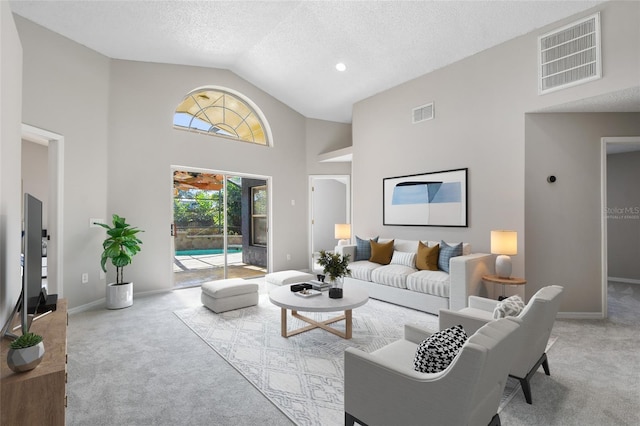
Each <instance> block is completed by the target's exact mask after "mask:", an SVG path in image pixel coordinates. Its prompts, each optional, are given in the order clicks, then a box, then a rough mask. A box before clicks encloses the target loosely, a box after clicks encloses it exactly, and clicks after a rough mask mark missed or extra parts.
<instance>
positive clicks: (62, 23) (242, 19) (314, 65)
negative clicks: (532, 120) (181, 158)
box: [10, 0, 602, 122]
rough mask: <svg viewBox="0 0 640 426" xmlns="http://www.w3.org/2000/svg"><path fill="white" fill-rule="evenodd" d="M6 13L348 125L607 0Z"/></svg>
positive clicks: (82, 7) (65, 6) (66, 4)
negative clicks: (391, 94) (365, 103)
mask: <svg viewBox="0 0 640 426" xmlns="http://www.w3.org/2000/svg"><path fill="white" fill-rule="evenodd" d="M10 3H11V8H12V10H13V11H14V13H16V14H18V15H20V16H22V17H24V18H26V19H29V20H31V21H33V22H35V23H37V24H40V25H42V26H44V27H46V28H48V29H50V30H52V31H54V32H56V33H59V34H62V35H64V36H66V37H68V38H70V39H72V40H74V41H76V42H78V43H80V44H83V45H85V46H87V47H89V48H91V49H93V50H96V51H98V52H100V53H102V54H104V55H106V56H108V57H111V58H116V59H126V60H135V61H144V62H159V63H171V64H184V65H195V66H203V67H214V68H226V69H230V70H231V71H233V72H234V73H236V74H237V75H239V76H241V77H243V78H244V79H246V80H247V81H249V82H251V83H253V84H254V85H256V86H258V87H260V88H261V89H263V90H265V91H266V92H268V93H269V94H271V95H272V96H274V97H275V98H277V99H279V100H280V101H282V102H284V103H285V104H287V105H289V106H290V107H292V108H293V109H295V110H296V111H298V112H300V113H301V114H303V115H304V116H306V117H310V118H318V119H323V120H331V121H338V122H350V121H351V109H352V105H353V104H354V103H355V102H358V101H360V100H362V99H365V98H367V97H370V96H372V95H374V94H376V93H379V92H381V91H384V90H386V89H389V88H391V87H394V86H396V85H398V84H401V83H404V82H406V81H408V80H411V79H413V78H415V77H418V76H421V75H424V74H426V73H428V72H431V71H433V70H435V69H438V68H442V67H444V66H446V65H448V64H451V63H453V62H455V61H458V60H460V59H463V58H465V57H468V56H470V55H473V54H475V53H477V52H480V51H482V50H484V49H487V48H490V47H492V46H495V45H497V44H500V43H502V42H504V41H507V40H509V39H512V38H514V37H517V36H519V35H522V34H526V33H528V32H531V31H533V30H535V29H536V28H540V27H542V26H544V25H547V24H549V23H552V22H555V21H557V20H559V19H562V18H565V17H567V16H570V15H572V14H575V13H578V12H581V11H583V10H585V9H588V8H590V7H593V6H595V5H597V4H599V3H602V2H601V1H489V2H484V1H466V2H458V1H389V2H387V1H262V2H245V1H233V2H230V1H95V0H91V1H88V0H85V1H55V0H53V1H51V0H50V1H18V0H16V1H11V2H10ZM337 62H344V63H345V64H346V65H347V70H346V71H345V72H343V73H340V72H338V71H336V69H335V64H336V63H337ZM211 83H212V84H215V82H211Z"/></svg>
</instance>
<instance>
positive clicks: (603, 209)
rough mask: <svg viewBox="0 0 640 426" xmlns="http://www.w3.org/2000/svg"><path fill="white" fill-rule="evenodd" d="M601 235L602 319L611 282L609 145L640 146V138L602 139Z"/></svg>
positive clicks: (606, 315) (604, 315) (605, 311)
mask: <svg viewBox="0 0 640 426" xmlns="http://www.w3.org/2000/svg"><path fill="white" fill-rule="evenodd" d="M600 143H601V147H600V160H601V167H600V171H601V174H600V233H601V241H602V247H601V250H600V253H601V264H602V265H601V270H602V283H601V284H602V318H607V317H608V306H607V304H608V296H607V287H608V282H609V270H608V253H607V252H608V250H607V244H608V236H607V145H609V144H638V145H640V136H628V137H603V138H601V139H600Z"/></svg>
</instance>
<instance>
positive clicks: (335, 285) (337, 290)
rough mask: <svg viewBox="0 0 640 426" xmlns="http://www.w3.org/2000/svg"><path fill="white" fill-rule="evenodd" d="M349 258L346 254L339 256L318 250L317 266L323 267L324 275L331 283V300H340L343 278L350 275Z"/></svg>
mask: <svg viewBox="0 0 640 426" xmlns="http://www.w3.org/2000/svg"><path fill="white" fill-rule="evenodd" d="M349 257H350V255H348V254H345V255H344V256H341V255H340V254H338V253H330V252H327V251H325V250H320V257H319V258H318V264H319V265H320V266H322V267H324V274H325V275H326V276H328V277H329V282H330V283H331V287H330V288H329V297H330V298H332V299H340V298H342V281H343V279H344V277H345V276H347V275H351V270H350V269H349Z"/></svg>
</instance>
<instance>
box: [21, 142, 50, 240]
mask: <svg viewBox="0 0 640 426" xmlns="http://www.w3.org/2000/svg"><path fill="white" fill-rule="evenodd" d="M48 163H49V150H48V148H47V147H46V146H44V145H40V144H37V143H35V142H30V141H27V140H24V139H23V140H22V192H23V193H25V192H26V193H29V194H31V195H33V196H34V197H36V198H37V199H39V200H40V201H42V229H47V228H48V222H47V211H48V203H49V176H48V174H49V167H48Z"/></svg>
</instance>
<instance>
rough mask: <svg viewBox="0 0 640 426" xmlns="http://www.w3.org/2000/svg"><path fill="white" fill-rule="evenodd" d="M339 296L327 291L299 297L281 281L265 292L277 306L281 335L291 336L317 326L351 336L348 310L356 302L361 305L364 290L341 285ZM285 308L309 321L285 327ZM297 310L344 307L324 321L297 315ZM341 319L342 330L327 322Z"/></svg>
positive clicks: (347, 336) (346, 337)
mask: <svg viewBox="0 0 640 426" xmlns="http://www.w3.org/2000/svg"><path fill="white" fill-rule="evenodd" d="M342 294H343V296H342V299H330V298H329V295H328V292H327V291H324V292H322V294H320V295H317V296H312V297H301V296H298V295H297V294H294V293H293V292H292V291H291V286H289V285H283V286H281V287H278V288H276V289H274V290H271V292H269V300H271V303H273V304H274V305H276V306H279V307H280V308H281V315H280V322H281V334H282V337H291V336H295V335H296V334H300V333H302V332H305V331H309V330H313V329H315V328H321V329H323V330H326V331H328V332H329V333H333V334H335V335H336V336H340V337H342V338H343V339H351V333H352V321H351V318H352V316H351V311H352V310H353V309H355V308H357V307H359V306H362V305H364V304H365V303H367V301H368V300H369V295H368V294H367V292H366V291H364V290H360V289H357V288H345V289H343V292H342ZM287 309H289V310H291V316H293V317H296V318H298V319H300V320H302V321H304V322H307V323H309V325H308V326H306V327H302V328H298V329H296V330H291V331H289V330H287ZM298 311H303V312H336V311H344V315H340V316H338V317H334V318H330V319H328V320H326V321H322V322H318V321H315V320H313V319H311V318H308V317H305V316H303V315H300V314H299V313H298ZM341 320H345V331H344V332H342V331H340V330H336V329H335V328H333V327H329V324H332V323H334V322H338V321H341Z"/></svg>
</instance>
